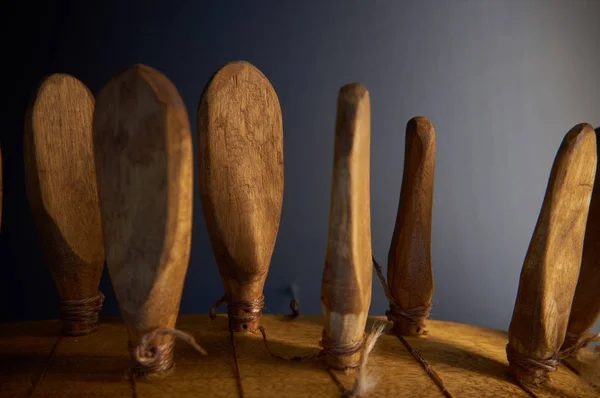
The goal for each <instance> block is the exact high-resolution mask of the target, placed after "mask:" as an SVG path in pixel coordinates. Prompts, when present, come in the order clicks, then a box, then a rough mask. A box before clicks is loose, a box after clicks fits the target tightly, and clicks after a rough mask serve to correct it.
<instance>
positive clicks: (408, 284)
mask: <svg viewBox="0 0 600 398" xmlns="http://www.w3.org/2000/svg"><path fill="white" fill-rule="evenodd" d="M434 171H435V130H434V128H433V125H432V124H431V122H430V121H429V120H428V119H427V118H425V117H415V118H413V119H411V120H410V121H409V122H408V123H407V125H406V144H405V151H404V175H403V177H402V188H401V190H400V203H399V205H398V214H397V216H396V225H395V227H394V234H393V236H392V243H391V245H390V251H389V254H388V283H389V286H390V291H391V293H392V295H393V297H394V299H395V302H396V305H398V306H399V307H400V308H401V309H402V310H403V311H410V310H411V309H415V308H419V307H425V308H429V307H430V306H431V299H432V297H433V289H434V287H433V272H432V269H431V218H432V209H433V182H434ZM394 328H395V331H396V333H400V334H401V335H418V334H423V333H425V331H426V330H425V328H424V325H422V324H419V323H418V322H410V321H409V320H408V319H406V318H404V317H399V318H398V321H397V322H395V325H394Z"/></svg>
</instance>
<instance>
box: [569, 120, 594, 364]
mask: <svg viewBox="0 0 600 398" xmlns="http://www.w3.org/2000/svg"><path fill="white" fill-rule="evenodd" d="M598 134H600V129H597V130H596V149H597V150H596V154H598V153H600V140H598ZM598 166H600V162H599V163H598V164H597V166H596V178H595V183H594V188H593V190H592V199H591V201H590V211H589V214H588V218H587V224H586V229H585V238H584V240H583V254H582V257H581V269H580V271H579V280H578V282H577V287H576V289H575V296H574V297H573V305H572V306H571V315H570V317H569V324H568V326H567V335H566V338H565V342H564V344H563V347H562V349H563V350H572V351H573V354H575V353H576V352H577V351H578V350H577V347H574V346H582V345H585V343H586V341H585V340H588V341H589V339H590V338H591V337H593V336H586V335H587V334H589V331H590V329H591V328H592V327H593V326H594V324H595V323H596V320H597V319H598V315H600V181H598V176H599V175H600V173H599V172H598ZM572 348H575V349H574V350H573V349H572Z"/></svg>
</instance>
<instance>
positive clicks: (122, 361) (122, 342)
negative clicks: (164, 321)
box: [0, 315, 600, 398]
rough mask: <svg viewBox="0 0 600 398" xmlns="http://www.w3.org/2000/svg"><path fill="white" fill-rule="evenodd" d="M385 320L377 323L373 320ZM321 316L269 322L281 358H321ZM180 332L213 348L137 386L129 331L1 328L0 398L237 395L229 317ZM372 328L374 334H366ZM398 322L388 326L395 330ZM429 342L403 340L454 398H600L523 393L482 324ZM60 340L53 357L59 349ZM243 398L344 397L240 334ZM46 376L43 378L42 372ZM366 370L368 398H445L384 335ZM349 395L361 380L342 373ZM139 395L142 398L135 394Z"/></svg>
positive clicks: (500, 342) (584, 389) (567, 377)
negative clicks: (69, 333) (370, 385)
mask: <svg viewBox="0 0 600 398" xmlns="http://www.w3.org/2000/svg"><path fill="white" fill-rule="evenodd" d="M380 319H383V317H371V318H369V321H368V322H367V323H368V324H370V323H371V322H372V321H375V320H380ZM322 321H323V319H322V317H320V316H304V315H302V316H300V317H298V318H296V319H294V320H290V318H289V317H286V316H283V315H263V318H262V325H263V326H264V327H265V328H266V330H267V334H268V339H269V342H270V348H271V351H273V352H274V353H276V354H279V355H283V356H293V355H307V354H310V353H313V352H315V351H317V350H319V347H318V345H317V344H316V343H315V341H317V339H318V337H319V335H320V331H321V327H322ZM177 327H178V328H179V329H182V330H185V331H187V332H191V333H193V334H194V335H195V337H196V339H197V340H198V341H199V342H200V343H201V344H202V345H203V346H204V347H205V348H206V349H207V351H208V354H209V355H208V356H200V355H198V354H197V353H196V352H195V351H194V350H193V348H191V347H190V346H189V345H187V344H185V343H181V342H179V343H177V344H176V357H177V359H178V360H177V362H176V365H175V368H174V369H173V371H172V372H170V373H168V374H166V375H164V376H162V377H156V378H151V379H146V378H140V377H134V378H133V380H132V379H130V378H129V376H128V374H129V368H130V366H131V362H130V361H129V359H128V351H127V341H128V333H127V330H126V327H125V325H123V324H122V323H120V322H118V321H116V320H105V321H103V322H102V323H101V326H100V328H99V329H98V331H97V332H96V333H93V334H90V335H88V336H84V337H77V338H73V337H62V338H61V337H60V335H59V324H58V323H57V322H53V321H43V322H27V323H14V324H0V369H2V372H0V396H2V397H28V396H30V393H31V390H32V387H33V385H34V384H36V383H37V384H38V386H37V388H36V390H35V394H34V395H33V396H34V397H62V396H66V397H74V396H81V397H119V396H131V397H134V396H135V397H166V396H173V397H198V396H205V397H234V396H236V395H237V394H238V390H237V387H236V379H235V373H234V365H233V364H234V362H233V351H232V346H231V343H230V336H229V331H228V321H227V316H226V315H219V316H217V318H216V320H215V321H211V320H210V319H209V317H208V315H182V316H180V317H179V319H178V322H177ZM367 327H369V328H370V326H367ZM390 327H391V323H389V324H388V329H389V328H390ZM428 328H429V335H427V336H425V337H405V340H406V341H407V342H408V344H409V347H410V348H411V349H416V350H417V351H418V352H419V353H420V355H421V356H422V357H423V358H424V360H425V361H426V364H427V366H430V367H431V368H432V369H433V371H434V372H435V373H436V374H437V375H438V376H439V378H440V379H441V381H442V383H443V385H444V386H445V388H446V389H447V390H448V392H449V394H450V396H452V397H457V398H458V397H467V398H479V397H490V398H496V397H498V398H502V397H506V398H511V397H531V396H533V397H539V398H546V397H547V398H550V397H569V398H578V397H598V396H600V390H598V389H594V388H593V387H591V386H590V385H588V384H586V382H584V381H583V380H582V379H581V378H580V377H579V376H577V375H576V374H575V373H574V372H573V371H571V370H570V369H568V368H567V367H566V366H561V367H560V368H559V369H558V371H557V372H555V373H553V375H552V383H549V384H548V385H544V386H541V387H530V388H529V393H528V392H526V391H525V390H524V389H523V388H522V387H520V386H519V385H517V384H516V383H515V382H514V381H513V380H512V378H511V375H510V373H509V371H508V362H507V360H506V355H505V353H504V347H505V345H506V343H507V341H508V336H507V334H506V332H501V331H496V330H492V329H486V328H482V327H477V326H471V325H464V324H457V323H452V322H441V321H435V320H431V321H429V322H428ZM58 339H60V342H59V344H58V346H57V347H56V350H55V352H54V353H51V351H52V348H53V347H54V346H55V344H56V341H57V340H58ZM235 340H236V348H237V355H238V361H239V363H240V372H241V379H242V385H243V390H244V393H245V395H244V396H245V397H248V398H251V397H272V396H282V397H332V398H333V397H340V396H341V391H340V389H339V388H338V387H337V385H336V384H335V383H334V382H333V379H332V378H331V377H330V376H329V375H328V373H327V370H326V364H325V363H324V362H323V360H320V361H319V360H317V361H308V362H295V361H284V360H281V359H277V358H273V357H271V356H270V355H269V354H268V352H267V351H266V350H265V347H264V345H263V342H262V337H261V336H260V334H252V333H248V334H235ZM45 367H47V370H46V371H45V372H44V374H43V375H42V372H43V369H44V368H45ZM367 368H368V369H369V370H370V371H372V372H373V374H375V376H376V377H377V378H378V382H377V384H376V386H375V388H374V390H373V391H372V394H371V395H369V397H401V396H407V397H441V396H443V395H442V393H441V389H440V388H439V387H438V386H436V384H435V383H434V382H433V381H432V379H431V378H430V377H429V376H428V375H427V374H426V372H425V370H424V369H423V366H421V365H420V364H419V363H418V362H417V361H416V360H415V359H414V358H413V356H411V354H410V353H409V352H408V350H407V348H406V347H405V346H404V345H403V344H402V343H401V342H400V341H399V339H398V338H397V337H396V336H394V335H389V334H388V335H384V336H382V337H380V340H379V341H378V343H377V345H376V346H375V349H374V350H373V352H372V353H371V355H370V356H369V362H368V365H367ZM335 374H336V376H337V377H338V378H339V379H340V381H341V382H342V384H343V385H344V387H345V388H347V389H349V388H350V387H351V386H352V383H353V381H354V377H355V373H354V372H349V373H347V374H344V373H343V372H338V371H335ZM134 393H135V395H134Z"/></svg>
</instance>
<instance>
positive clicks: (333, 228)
mask: <svg viewBox="0 0 600 398" xmlns="http://www.w3.org/2000/svg"><path fill="white" fill-rule="evenodd" d="M370 140H371V105H370V100H369V92H368V91H367V89H366V88H365V87H363V86H361V85H360V84H349V85H346V86H344V87H342V89H341V90H340V93H339V96H338V109H337V121H336V129H335V153H334V164H333V188H332V192H331V209H330V216H329V237H328V243H327V257H326V260H325V267H324V270H323V284H322V288H321V306H322V309H323V313H324V315H325V328H324V337H326V338H327V339H329V340H330V341H332V342H333V343H334V344H337V345H344V344H354V343H356V342H358V341H361V340H362V339H363V336H364V330H365V322H366V320H367V315H368V312H369V306H370V305H371V278H372V260H371V259H372V252H371V205H370V181H369V168H370V149H371V148H370V146H371V143H370ZM327 359H328V363H329V366H331V367H333V368H336V369H344V368H346V367H349V366H351V365H352V364H355V363H356V362H358V360H359V359H360V352H358V353H355V354H353V355H349V356H342V357H339V358H335V357H331V356H327Z"/></svg>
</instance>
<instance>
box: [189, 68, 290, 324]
mask: <svg viewBox="0 0 600 398" xmlns="http://www.w3.org/2000/svg"><path fill="white" fill-rule="evenodd" d="M198 142H199V153H198V161H199V165H200V192H201V195H202V205H203V210H204V218H205V220H206V225H207V227H208V232H209V236H210V241H211V244H212V248H213V252H214V255H215V258H216V261H217V264H218V267H219V273H220V275H221V280H222V281H223V285H224V287H225V294H226V296H227V300H228V301H230V302H238V301H242V300H243V301H248V302H252V301H255V300H260V299H261V298H262V297H263V288H264V284H265V279H266V276H267V273H268V271H269V265H270V262H271V256H272V254H273V249H274V247H275V240H276V238H277V232H278V230H279V221H280V217H281V208H282V201H283V125H282V120H281V108H280V106H279V100H278V98H277V94H276V93H275V90H274V89H273V87H272V86H271V83H269V80H268V79H267V78H266V77H265V76H264V75H263V74H262V72H260V71H259V70H258V69H256V68H255V67H254V66H253V65H251V64H249V63H247V62H232V63H229V64H227V65H225V66H223V67H222V68H221V69H219V70H218V71H217V73H216V74H215V75H214V76H213V77H212V78H211V80H210V81H209V82H208V84H207V86H206V88H205V89H204V92H203V93H202V97H201V99H200V104H199V105H198ZM232 310H233V308H232ZM232 314H233V315H234V317H233V319H232V325H231V326H232V328H233V329H234V330H236V331H243V330H256V329H257V328H258V326H259V322H260V314H258V317H257V318H256V319H254V320H249V321H243V320H240V321H238V320H235V316H244V311H243V309H235V310H234V311H233V313H232Z"/></svg>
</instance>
